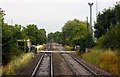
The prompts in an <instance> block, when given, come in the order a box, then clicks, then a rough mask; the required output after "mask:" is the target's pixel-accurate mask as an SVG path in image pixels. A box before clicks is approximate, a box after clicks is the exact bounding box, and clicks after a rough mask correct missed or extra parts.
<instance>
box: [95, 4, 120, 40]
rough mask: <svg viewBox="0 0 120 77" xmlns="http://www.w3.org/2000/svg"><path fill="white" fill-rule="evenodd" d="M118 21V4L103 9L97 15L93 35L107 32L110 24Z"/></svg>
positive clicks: (119, 13) (97, 35) (119, 5)
mask: <svg viewBox="0 0 120 77" xmlns="http://www.w3.org/2000/svg"><path fill="white" fill-rule="evenodd" d="M118 23H120V4H116V5H115V6H114V7H113V8H109V9H105V10H104V11H103V12H102V13H99V14H98V15H97V21H96V23H95V26H94V28H95V37H96V38H99V37H101V36H102V35H104V34H105V33H107V32H108V31H109V29H110V27H112V26H116V25H117V24H118Z"/></svg>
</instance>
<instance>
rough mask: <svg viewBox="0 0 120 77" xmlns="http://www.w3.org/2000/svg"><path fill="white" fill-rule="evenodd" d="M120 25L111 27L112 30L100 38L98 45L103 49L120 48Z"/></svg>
mask: <svg viewBox="0 0 120 77" xmlns="http://www.w3.org/2000/svg"><path fill="white" fill-rule="evenodd" d="M119 32H120V24H118V25H116V26H114V27H111V28H110V30H109V31H108V32H107V33H106V34H105V35H103V36H102V37H100V38H99V40H98V42H97V44H98V46H100V47H101V48H112V49H113V48H114V49H119V48H120V33H119Z"/></svg>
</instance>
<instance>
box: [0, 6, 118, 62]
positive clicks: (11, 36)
mask: <svg viewBox="0 0 120 77" xmlns="http://www.w3.org/2000/svg"><path fill="white" fill-rule="evenodd" d="M4 15H5V13H4V11H3V10H2V9H1V8H0V29H1V30H0V31H2V32H0V37H2V38H1V39H2V42H1V41H0V46H2V56H3V60H2V61H3V63H7V62H8V61H10V60H11V59H12V57H13V56H17V55H20V53H23V52H24V51H23V50H21V49H20V48H19V46H18V45H17V39H31V42H32V44H34V45H37V44H44V43H47V42H58V43H61V44H63V45H69V46H72V47H73V49H74V47H75V46H76V45H79V46H80V51H85V48H92V47H94V46H97V47H99V48H112V49H119V48H120V34H119V32H120V5H119V4H116V5H114V7H112V8H109V9H105V10H103V11H102V12H99V13H98V15H97V20H96V22H95V23H94V29H95V30H94V31H93V33H90V30H89V23H88V22H87V21H81V20H78V19H73V20H69V21H67V22H66V23H65V24H64V26H63V27H62V31H61V32H59V31H56V32H54V33H52V32H51V33H49V34H48V35H47V36H46V31H45V29H38V27H37V25H35V24H29V25H27V26H26V27H24V26H21V25H18V24H16V25H9V24H7V23H5V22H4ZM4 61H5V62H4Z"/></svg>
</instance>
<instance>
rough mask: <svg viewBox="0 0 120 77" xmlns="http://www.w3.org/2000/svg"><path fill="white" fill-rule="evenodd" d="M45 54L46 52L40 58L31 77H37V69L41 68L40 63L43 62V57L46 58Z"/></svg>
mask: <svg viewBox="0 0 120 77" xmlns="http://www.w3.org/2000/svg"><path fill="white" fill-rule="evenodd" d="M44 55H45V53H43V55H42V57H41V58H40V60H39V62H38V63H37V65H36V67H35V69H34V71H33V72H32V75H31V77H35V75H36V73H37V70H38V68H39V66H40V64H41V62H42V60H43V58H44Z"/></svg>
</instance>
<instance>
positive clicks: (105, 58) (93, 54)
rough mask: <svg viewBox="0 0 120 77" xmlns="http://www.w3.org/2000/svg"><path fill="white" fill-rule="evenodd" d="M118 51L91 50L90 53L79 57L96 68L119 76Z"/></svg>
mask: <svg viewBox="0 0 120 77" xmlns="http://www.w3.org/2000/svg"><path fill="white" fill-rule="evenodd" d="M118 56H119V55H118V51H117V50H115V51H111V50H105V49H103V50H102V49H101V50H100V49H99V50H98V49H91V50H90V52H87V53H84V54H82V55H81V57H82V58H83V59H85V60H86V61H89V62H90V63H92V64H95V65H96V66H97V67H100V68H101V69H104V70H106V71H108V72H110V73H111V74H113V75H118V74H119V68H118V66H119V65H118Z"/></svg>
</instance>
